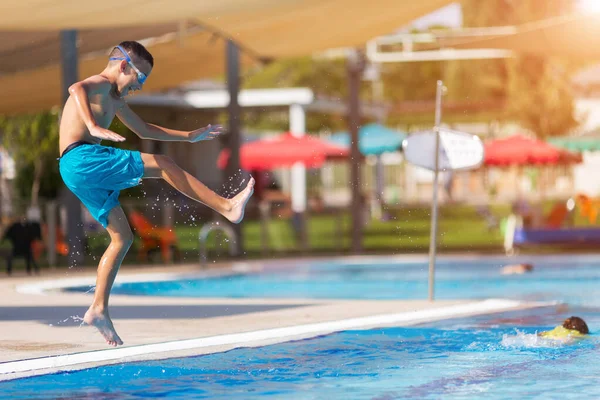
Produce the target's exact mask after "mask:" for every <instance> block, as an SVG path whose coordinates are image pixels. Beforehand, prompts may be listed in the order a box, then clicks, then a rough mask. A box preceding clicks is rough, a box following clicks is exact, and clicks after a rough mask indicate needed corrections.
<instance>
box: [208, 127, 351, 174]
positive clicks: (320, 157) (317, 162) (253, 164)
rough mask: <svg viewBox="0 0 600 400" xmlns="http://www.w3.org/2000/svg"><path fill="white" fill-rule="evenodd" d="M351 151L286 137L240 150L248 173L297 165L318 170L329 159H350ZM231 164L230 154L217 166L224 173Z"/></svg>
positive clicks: (308, 138)
mask: <svg viewBox="0 0 600 400" xmlns="http://www.w3.org/2000/svg"><path fill="white" fill-rule="evenodd" d="M348 154H349V150H348V149H346V148H343V147H340V146H336V145H334V144H331V143H329V142H327V141H324V140H320V139H318V138H315V137H312V136H309V135H304V136H300V137H295V136H292V134H291V133H289V132H287V133H283V134H281V135H279V136H277V137H275V138H271V139H261V140H257V141H254V142H250V143H244V144H243V145H242V146H241V148H240V164H241V167H242V168H243V169H245V170H270V169H274V168H282V167H291V166H292V165H294V164H295V163H297V162H301V163H303V164H304V165H305V166H306V167H307V168H318V167H320V166H321V165H323V163H324V162H325V160H326V159H328V158H339V157H347V156H348ZM228 160H229V150H228V149H224V150H222V151H221V154H219V158H218V160H217V165H218V166H219V168H221V169H223V168H225V166H226V165H227V161H228Z"/></svg>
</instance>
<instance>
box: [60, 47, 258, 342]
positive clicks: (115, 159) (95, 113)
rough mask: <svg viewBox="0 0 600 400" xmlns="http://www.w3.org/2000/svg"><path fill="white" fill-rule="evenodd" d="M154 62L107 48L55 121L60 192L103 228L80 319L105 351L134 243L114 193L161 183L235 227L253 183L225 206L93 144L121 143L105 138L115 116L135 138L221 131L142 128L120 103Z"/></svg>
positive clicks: (161, 163) (170, 167)
mask: <svg viewBox="0 0 600 400" xmlns="http://www.w3.org/2000/svg"><path fill="white" fill-rule="evenodd" d="M153 65H154V59H153V57H152V55H151V54H150V53H149V52H148V50H146V48H145V47H144V46H142V45H141V44H139V43H138V42H132V41H127V42H122V43H121V44H119V45H118V46H117V47H115V48H114V49H113V51H112V52H111V54H110V58H109V62H108V65H107V66H106V68H105V69H104V71H102V72H101V73H100V74H99V75H94V76H91V77H89V78H87V79H85V80H83V81H81V82H77V83H75V84H73V85H72V86H71V87H70V88H69V93H70V96H69V99H68V100H67V102H66V104H65V107H64V110H63V113H62V118H61V121H60V161H59V163H60V174H61V176H62V179H63V181H64V182H65V185H66V186H67V187H68V188H69V190H71V191H72V192H73V193H74V194H75V195H76V196H77V197H78V198H79V199H80V200H81V202H82V203H83V204H84V205H85V206H86V207H87V209H88V210H89V211H90V213H91V214H92V216H93V217H94V218H95V219H96V220H98V222H100V223H101V224H102V226H104V227H105V228H106V230H107V231H108V233H109V235H110V239H111V242H110V245H109V246H108V248H107V249H106V252H105V253H104V255H103V256H102V258H101V260H100V264H99V266H98V275H97V279H96V291H95V295H94V300H93V303H92V305H91V306H90V308H89V309H88V310H87V312H86V313H85V316H84V318H83V320H84V321H85V322H86V323H87V324H89V325H93V326H95V327H96V328H97V329H98V330H99V331H100V333H101V334H102V336H104V339H106V342H107V343H108V344H109V345H111V346H117V345H121V344H123V341H122V340H121V338H120V337H119V335H117V332H116V331H115V328H114V326H113V324H112V321H111V319H110V316H109V313H108V298H109V295H110V290H111V288H112V285H113V282H114V280H115V277H116V275H117V272H118V270H119V267H120V265H121V262H122V261H123V258H124V257H125V254H126V253H127V251H128V250H129V247H130V246H131V244H132V242H133V234H132V232H131V228H130V227H129V223H128V222H127V218H126V217H125V213H124V212H123V209H122V208H121V207H120V205H119V200H118V198H119V191H120V190H123V189H126V188H129V187H132V186H136V185H138V184H139V183H140V181H141V179H143V178H162V179H164V180H165V181H167V182H168V183H169V184H170V185H171V186H173V187H174V188H175V189H177V190H178V191H180V192H181V193H183V194H184V195H186V196H188V197H189V198H191V199H193V200H196V201H198V202H201V203H203V204H205V205H207V206H208V207H210V208H212V209H213V210H215V211H217V212H218V213H220V214H221V215H223V216H224V217H225V218H227V219H228V220H230V221H232V222H234V223H239V222H240V221H241V220H242V218H243V217H244V208H245V207H246V203H247V202H248V200H249V199H250V196H251V195H252V192H253V188H254V179H250V181H249V182H248V184H247V185H246V187H245V188H244V189H243V190H242V191H241V192H240V193H239V194H237V195H236V196H235V197H233V198H231V199H226V198H223V197H221V196H219V195H217V194H216V193H214V192H213V191H212V190H210V189H208V188H207V187H206V186H205V185H204V184H202V183H201V182H200V181H198V180H197V179H196V178H194V177H193V176H192V175H190V174H188V173H187V172H185V171H184V170H182V169H181V168H180V167H178V166H177V165H176V164H175V163H174V162H173V160H171V159H170V158H169V157H166V156H163V155H155V154H145V153H140V152H138V151H129V150H122V149H117V148H114V147H108V146H102V145H100V141H102V140H110V141H113V142H122V141H124V140H125V138H124V137H122V136H120V135H118V134H116V133H115V132H112V131H109V130H108V129H107V128H108V127H109V126H110V124H111V122H112V120H113V119H114V117H115V115H116V116H118V117H119V119H120V120H121V121H122V122H123V124H125V126H127V127H128V128H129V129H131V130H132V131H133V132H135V134H137V135H138V136H139V137H140V138H142V139H153V140H181V141H188V142H192V143H194V142H198V141H200V140H211V139H214V138H215V137H217V136H218V135H220V134H221V133H222V128H221V127H220V126H211V125H208V126H207V127H205V128H200V129H198V130H195V131H190V132H184V131H177V130H172V129H167V128H163V127H160V126H156V125H153V124H147V123H145V122H144V121H142V119H141V118H140V117H139V116H137V115H136V114H135V113H134V112H133V111H132V110H131V109H130V108H129V106H128V105H127V103H126V102H125V101H124V97H125V96H127V94H128V93H130V92H134V91H136V90H141V89H142V87H143V85H144V82H145V81H146V79H147V78H148V76H149V75H150V72H151V71H152V67H153Z"/></svg>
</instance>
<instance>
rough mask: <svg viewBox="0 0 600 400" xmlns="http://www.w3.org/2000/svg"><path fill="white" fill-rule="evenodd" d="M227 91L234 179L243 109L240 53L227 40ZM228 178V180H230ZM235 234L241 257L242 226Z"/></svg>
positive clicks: (237, 169) (230, 174)
mask: <svg viewBox="0 0 600 400" xmlns="http://www.w3.org/2000/svg"><path fill="white" fill-rule="evenodd" d="M226 56H227V91H228V92H229V105H228V106H227V112H228V114H229V115H228V117H229V118H228V121H229V122H228V123H229V127H228V135H227V136H228V147H229V151H230V156H229V162H228V163H227V168H226V169H225V172H226V174H227V177H228V178H229V177H233V176H235V175H237V174H239V173H240V144H241V140H240V125H241V116H242V109H241V107H240V103H239V101H238V95H239V92H240V51H239V48H238V47H237V45H236V44H235V42H234V41H233V40H227V44H226ZM228 178H227V179H228ZM231 227H232V228H233V231H234V232H235V236H236V241H235V255H236V256H239V255H241V254H242V252H243V251H244V244H243V243H244V240H243V238H242V227H241V225H240V224H231Z"/></svg>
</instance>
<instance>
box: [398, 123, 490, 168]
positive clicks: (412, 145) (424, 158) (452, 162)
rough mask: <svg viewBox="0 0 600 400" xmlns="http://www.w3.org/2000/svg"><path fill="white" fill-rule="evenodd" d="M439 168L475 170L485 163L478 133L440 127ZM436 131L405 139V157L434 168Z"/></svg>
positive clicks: (419, 164)
mask: <svg viewBox="0 0 600 400" xmlns="http://www.w3.org/2000/svg"><path fill="white" fill-rule="evenodd" d="M438 131H439V135H440V147H439V160H438V171H449V170H452V171H457V170H468V169H475V168H477V167H479V166H480V165H481V163H482V162H483V154H484V153H483V143H482V142H481V139H479V137H477V136H476V135H472V134H470V133H465V132H459V131H453V130H450V129H445V128H439V130H438ZM435 136H436V132H435V131H425V132H420V133H415V134H413V135H410V136H409V137H408V138H406V139H405V140H404V142H402V148H403V150H404V156H405V157H406V160H407V161H408V162H410V163H411V164H414V165H418V166H419V167H423V168H426V169H428V170H431V171H434V170H435V157H434V153H435Z"/></svg>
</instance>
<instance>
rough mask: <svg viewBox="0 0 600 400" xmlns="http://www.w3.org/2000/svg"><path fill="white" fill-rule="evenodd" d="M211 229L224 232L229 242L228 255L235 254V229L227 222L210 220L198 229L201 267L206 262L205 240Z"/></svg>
mask: <svg viewBox="0 0 600 400" xmlns="http://www.w3.org/2000/svg"><path fill="white" fill-rule="evenodd" d="M213 231H220V232H223V233H224V234H225V237H226V238H227V239H228V240H227V242H228V243H229V246H228V247H229V255H230V256H231V257H234V256H236V246H235V243H236V242H237V236H236V234H235V231H234V230H233V228H231V226H229V224H227V223H226V222H219V221H212V222H209V223H207V224H204V226H203V227H202V229H200V233H199V234H198V241H199V252H200V265H201V266H202V267H206V263H207V261H208V260H207V249H206V240H207V239H208V235H210V233H211V232H213Z"/></svg>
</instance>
